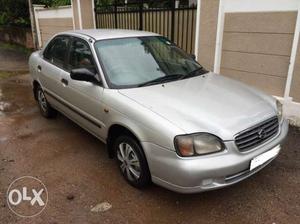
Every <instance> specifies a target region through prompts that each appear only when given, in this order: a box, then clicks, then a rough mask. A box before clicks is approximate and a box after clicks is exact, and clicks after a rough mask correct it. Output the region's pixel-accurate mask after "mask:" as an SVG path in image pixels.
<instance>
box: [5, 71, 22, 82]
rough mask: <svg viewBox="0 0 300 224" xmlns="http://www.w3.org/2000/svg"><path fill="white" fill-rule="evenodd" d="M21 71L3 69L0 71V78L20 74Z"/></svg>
mask: <svg viewBox="0 0 300 224" xmlns="http://www.w3.org/2000/svg"><path fill="white" fill-rule="evenodd" d="M21 74H22V72H5V71H0V80H1V79H7V78H10V77H13V76H16V75H21Z"/></svg>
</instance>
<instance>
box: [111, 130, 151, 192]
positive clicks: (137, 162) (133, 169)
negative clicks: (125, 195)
mask: <svg viewBox="0 0 300 224" xmlns="http://www.w3.org/2000/svg"><path fill="white" fill-rule="evenodd" d="M113 148H114V150H115V153H116V154H115V155H116V159H117V163H118V166H119V169H120V171H121V173H122V175H123V177H124V178H125V180H126V181H127V182H128V183H129V184H130V185H132V186H133V187H136V188H144V187H146V186H148V185H149V184H150V183H151V175H150V172H149V168H148V163H147V160H146V157H145V155H144V152H143V149H142V147H141V146H140V144H139V143H138V141H137V140H136V139H135V138H133V137H131V136H127V135H122V136H119V137H118V138H117V139H116V140H115V142H114V146H113Z"/></svg>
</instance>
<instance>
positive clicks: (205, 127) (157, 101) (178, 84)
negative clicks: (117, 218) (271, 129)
mask: <svg viewBox="0 0 300 224" xmlns="http://www.w3.org/2000/svg"><path fill="white" fill-rule="evenodd" d="M119 92H120V93H121V94H123V95H125V96H127V97H129V98H130V99H132V100H134V101H136V102H137V103H139V104H141V105H143V106H144V107H147V108H148V109H149V110H151V111H153V112H154V113H156V114H158V115H160V116H162V117H164V118H165V119H167V120H169V122H171V123H172V124H174V125H176V126H177V127H179V128H180V129H181V130H182V131H183V133H195V132H209V133H212V134H215V135H217V136H219V137H220V138H222V139H223V140H232V139H233V138H234V135H235V134H237V133H238V132H240V131H242V130H245V129H246V128H249V127H251V126H253V125H255V124H257V123H259V122H261V121H263V120H265V119H267V118H269V117H271V116H275V115H276V110H275V107H274V105H275V103H274V102H275V101H274V99H273V98H272V97H269V96H267V95H265V94H263V93H261V92H260V91H258V90H255V89H253V88H251V87H248V86H247V85H244V84H242V83H240V82H238V81H235V80H232V79H229V78H226V77H224V76H222V75H217V74H214V73H207V74H205V75H202V76H196V77H193V78H189V79H183V80H179V81H174V82H168V83H164V84H160V85H152V86H146V87H140V88H132V89H121V90H119Z"/></svg>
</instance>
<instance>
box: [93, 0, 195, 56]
mask: <svg viewBox="0 0 300 224" xmlns="http://www.w3.org/2000/svg"><path fill="white" fill-rule="evenodd" d="M100 2H103V1H99V3H98V1H97V0H95V19H96V26H97V28H115V29H134V30H146V31H151V32H155V33H159V34H161V35H163V36H166V37H168V38H169V39H171V40H172V41H173V42H175V43H176V44H177V45H178V46H179V47H181V48H182V49H183V50H185V51H186V52H188V53H194V45H195V30H196V9H197V7H196V5H195V4H191V3H190V0H185V1H184V0H181V1H179V0H156V1H154V0H152V1H146V0H144V1H143V0H140V1H135V2H134V1H130V0H127V1H114V3H113V4H100Z"/></svg>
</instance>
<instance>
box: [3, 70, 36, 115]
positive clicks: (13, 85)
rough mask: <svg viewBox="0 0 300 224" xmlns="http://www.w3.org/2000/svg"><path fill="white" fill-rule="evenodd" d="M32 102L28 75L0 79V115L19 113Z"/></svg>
mask: <svg viewBox="0 0 300 224" xmlns="http://www.w3.org/2000/svg"><path fill="white" fill-rule="evenodd" d="M33 102H34V101H33V97H32V91H31V87H30V82H29V77H28V76H19V77H18V76H16V77H13V78H8V79H4V80H0V116H6V115H9V114H15V113H20V112H22V111H23V110H24V108H25V107H26V108H27V107H31V106H32V103H33Z"/></svg>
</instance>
